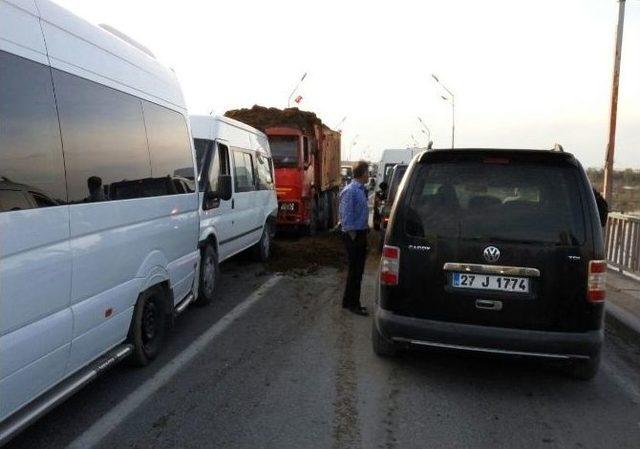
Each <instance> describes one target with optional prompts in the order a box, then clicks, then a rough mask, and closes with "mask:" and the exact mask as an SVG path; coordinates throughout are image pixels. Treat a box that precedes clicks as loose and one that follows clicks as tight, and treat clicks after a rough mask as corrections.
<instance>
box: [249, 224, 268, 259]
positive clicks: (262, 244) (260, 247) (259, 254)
mask: <svg viewBox="0 0 640 449" xmlns="http://www.w3.org/2000/svg"><path fill="white" fill-rule="evenodd" d="M270 228H271V225H270V224H269V223H265V225H264V227H263V229H262V236H261V237H260V241H259V242H258V243H256V244H255V246H254V247H253V255H254V257H255V259H256V260H257V261H258V262H266V261H267V260H269V257H270V256H271V229H270Z"/></svg>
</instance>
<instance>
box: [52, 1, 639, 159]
mask: <svg viewBox="0 0 640 449" xmlns="http://www.w3.org/2000/svg"><path fill="white" fill-rule="evenodd" d="M56 1H57V3H59V4H60V5H62V6H64V7H65V8H67V9H69V10H71V11H72V12H74V13H76V14H77V15H79V16H81V17H83V18H85V19H87V20H89V21H90V22H93V23H95V24H99V23H107V24H109V25H111V26H114V27H116V28H117V29H119V30H120V31H123V32H124V33H126V34H127V35H129V36H131V37H132V38H134V39H135V40H137V41H139V42H140V43H142V44H143V45H145V46H146V47H148V48H149V49H150V50H151V51H153V52H154V54H155V55H156V57H157V58H158V60H159V61H161V62H162V63H163V64H165V65H167V66H169V67H171V68H172V69H174V70H175V72H176V73H177V75H178V78H179V79H180V83H181V85H182V89H183V91H184V94H185V98H186V101H187V106H188V108H189V112H190V113H193V114H208V113H210V112H211V111H213V112H214V113H219V114H222V113H224V112H225V111H226V110H228V109H233V108H239V107H251V106H252V105H254V104H260V105H264V106H275V107H285V106H286V105H287V99H288V97H289V94H290V93H291V91H292V89H293V88H294V87H295V86H296V83H297V82H298V81H299V79H300V77H301V76H302V74H303V73H307V77H306V79H305V80H304V82H303V83H302V84H301V86H300V89H299V91H298V92H296V94H295V95H294V97H295V96H297V95H301V96H302V97H303V98H302V101H301V103H300V107H301V109H305V110H310V111H313V112H315V113H316V114H318V116H319V117H320V118H321V119H322V120H323V121H324V122H325V123H326V124H327V125H328V126H330V127H332V128H333V127H335V126H337V125H338V124H339V123H340V122H341V120H342V119H343V118H344V117H347V118H346V120H344V122H343V124H342V125H341V126H340V127H341V129H342V149H343V158H345V159H346V158H348V157H349V154H351V158H352V159H357V158H360V157H365V158H367V159H370V160H374V161H375V160H377V159H379V157H380V154H381V152H382V150H383V149H385V148H405V147H407V146H410V145H411V146H413V145H414V144H416V143H417V144H418V145H419V146H424V145H426V141H427V135H426V131H425V132H423V128H422V127H421V125H420V123H419V122H418V119H417V117H421V118H422V119H423V121H424V122H425V123H426V125H427V127H428V128H429V130H430V132H431V138H432V140H433V141H434V147H443V148H444V147H450V146H451V122H452V120H451V119H452V117H451V103H450V100H443V99H442V98H441V96H442V95H443V94H445V92H444V91H443V90H442V88H441V87H440V86H439V85H438V84H437V83H436V82H435V81H434V80H433V78H432V77H431V74H433V73H435V74H436V75H437V76H438V78H439V79H440V81H441V82H442V83H443V84H444V85H446V86H447V87H448V88H449V89H450V90H451V91H452V92H453V93H454V95H455V114H456V116H455V122H456V132H455V146H456V147H505V148H552V147H553V145H554V144H555V143H560V144H562V145H563V147H564V149H565V151H569V152H571V153H573V154H575V155H576V156H577V157H578V158H579V159H580V160H581V162H582V163H583V165H585V166H587V167H602V165H603V163H604V154H605V148H606V145H607V136H608V123H609V104H610V98H611V80H612V71H613V50H614V40H615V29H616V23H617V12H618V4H617V2H616V1H615V0H537V1H531V0H529V1H524V0H482V1H477V0H456V1H448V0H422V1H405V0H396V1H393V2H388V1H387V2H382V1H374V0H370V1H362V2H361V1H355V0H351V1H346V0H339V1H334V0H324V1H322V2H310V1H300V0H297V1H279V0H272V1H268V2H267V1H252V0H234V1H220V0H219V1H210V0H208V1H195V0H182V1H161V0H155V1H150V0H135V1H132V0H110V1H97V0H56ZM615 168H617V169H622V168H636V169H640V0H627V6H626V16H625V29H624V43H623V50H622V67H621V76H620V100H619V107H618V128H617V137H616V157H615Z"/></svg>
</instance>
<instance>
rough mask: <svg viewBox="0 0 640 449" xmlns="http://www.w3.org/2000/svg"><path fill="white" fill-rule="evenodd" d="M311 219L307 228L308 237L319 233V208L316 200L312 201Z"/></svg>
mask: <svg viewBox="0 0 640 449" xmlns="http://www.w3.org/2000/svg"><path fill="white" fill-rule="evenodd" d="M310 215H311V218H310V220H309V226H307V235H309V236H311V237H313V236H314V235H316V234H317V233H318V206H317V205H316V200H315V199H313V200H311V212H310Z"/></svg>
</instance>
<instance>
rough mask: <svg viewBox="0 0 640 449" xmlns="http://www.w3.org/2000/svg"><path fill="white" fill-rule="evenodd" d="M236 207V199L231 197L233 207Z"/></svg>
mask: <svg viewBox="0 0 640 449" xmlns="http://www.w3.org/2000/svg"><path fill="white" fill-rule="evenodd" d="M235 208H236V200H235V199H233V198H232V199H231V209H235Z"/></svg>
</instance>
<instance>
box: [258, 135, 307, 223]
mask: <svg viewBox="0 0 640 449" xmlns="http://www.w3.org/2000/svg"><path fill="white" fill-rule="evenodd" d="M266 134H267V136H268V137H269V145H270V147H271V153H272V156H273V165H274V168H275V174H276V193H277V195H278V225H285V226H290V225H297V226H313V223H312V218H314V212H315V211H314V206H315V205H314V204H313V201H312V199H313V196H314V193H315V192H314V188H313V187H314V180H315V174H314V170H313V158H314V155H313V154H312V153H314V152H312V151H311V149H310V148H311V145H310V141H311V136H309V135H306V134H305V133H303V132H302V131H301V130H299V129H295V128H290V127H271V128H267V129H266Z"/></svg>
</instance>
